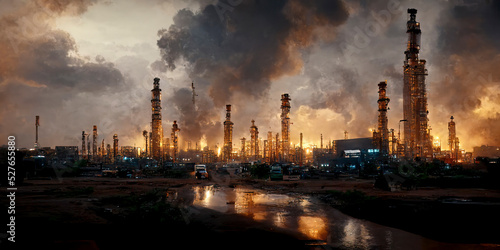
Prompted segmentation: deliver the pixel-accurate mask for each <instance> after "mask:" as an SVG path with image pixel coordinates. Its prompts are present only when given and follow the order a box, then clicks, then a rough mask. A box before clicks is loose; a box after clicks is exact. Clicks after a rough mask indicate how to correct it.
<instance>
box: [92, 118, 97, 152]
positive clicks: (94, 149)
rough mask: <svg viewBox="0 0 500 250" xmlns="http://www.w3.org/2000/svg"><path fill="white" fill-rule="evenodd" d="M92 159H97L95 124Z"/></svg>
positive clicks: (95, 127) (95, 128)
mask: <svg viewBox="0 0 500 250" xmlns="http://www.w3.org/2000/svg"><path fill="white" fill-rule="evenodd" d="M92 160H93V161H96V160H97V126H96V125H94V129H93V133H92Z"/></svg>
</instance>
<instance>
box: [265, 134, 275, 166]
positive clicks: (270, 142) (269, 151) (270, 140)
mask: <svg viewBox="0 0 500 250" xmlns="http://www.w3.org/2000/svg"><path fill="white" fill-rule="evenodd" d="M273 154H274V153H273V132H271V131H268V132H267V155H266V156H267V159H266V162H268V163H270V162H272V161H273V158H274V157H273Z"/></svg>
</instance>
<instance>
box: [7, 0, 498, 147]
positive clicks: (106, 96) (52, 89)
mask: <svg viewBox="0 0 500 250" xmlns="http://www.w3.org/2000/svg"><path fill="white" fill-rule="evenodd" d="M0 6H1V7H2V8H0V24H1V25H2V27H5V28H2V30H1V31H0V32H1V33H2V34H1V37H0V45H1V47H2V50H0V104H1V105H2V106H3V107H4V108H3V109H2V111H1V112H0V120H1V121H2V122H1V123H0V133H1V135H2V136H3V137H4V138H7V136H8V135H14V136H16V138H17V140H16V143H17V145H18V146H19V147H28V148H29V147H33V143H34V138H35V135H34V134H35V128H34V124H35V116H36V115H39V116H40V120H41V121H40V123H41V126H40V128H39V130H40V136H39V142H40V144H41V146H50V147H54V146H56V145H78V146H79V145H81V132H82V131H83V130H84V131H86V132H87V133H90V132H91V130H92V126H93V125H97V127H98V132H99V141H100V140H102V139H104V140H105V142H106V143H111V141H112V135H113V134H118V137H119V139H120V145H121V146H124V145H130V146H134V145H135V146H137V147H143V144H144V140H143V137H142V131H143V130H148V131H150V130H151V128H150V122H151V102H150V99H151V89H152V87H153V84H152V83H153V78H155V77H159V78H160V79H161V80H160V88H161V89H162V116H163V129H164V134H165V136H169V135H170V128H171V125H172V123H173V121H174V120H177V121H178V123H179V128H180V129H181V131H180V134H179V135H180V146H181V148H186V147H187V142H188V141H191V142H192V145H194V144H195V143H196V142H201V144H202V145H203V146H204V145H207V144H208V146H210V147H211V148H213V146H214V145H216V144H217V143H218V144H219V145H222V142H223V126H222V122H223V121H224V117H225V115H224V114H225V105H226V104H231V105H232V107H233V110H232V120H233V122H234V132H233V143H235V144H236V145H237V147H239V138H241V137H247V138H249V137H250V132H249V129H250V126H251V120H255V125H256V126H258V128H259V132H260V137H261V138H267V132H268V131H272V132H273V133H280V132H281V128H280V118H279V115H280V113H281V110H280V104H281V103H280V97H281V94H283V93H289V94H290V97H291V99H292V101H291V107H292V109H291V116H290V117H291V122H292V126H291V140H292V142H293V143H298V138H299V133H303V134H304V140H305V144H306V145H308V144H316V145H319V141H320V134H323V138H324V140H325V141H328V140H337V139H343V137H344V131H348V132H349V137H350V138H359V137H371V135H372V134H371V132H370V129H372V128H376V125H377V116H378V112H377V109H378V108H377V99H378V93H377V91H378V86H377V84H378V83H379V82H380V81H384V80H387V82H388V92H387V94H388V97H389V98H390V99H391V101H390V103H389V107H390V111H389V112H388V118H389V128H394V129H395V130H396V132H397V130H398V122H399V120H400V119H402V117H403V115H402V92H403V91H402V84H403V68H402V66H403V60H404V51H405V50H406V40H407V34H406V21H407V14H406V10H407V9H408V8H416V9H417V10H418V13H417V21H419V22H420V23H421V28H422V36H421V50H420V59H425V60H426V61H427V69H428V73H429V75H428V76H427V80H426V83H427V96H428V104H429V105H428V109H429V124H430V126H431V127H432V130H431V135H433V136H435V137H439V138H441V147H442V149H444V150H447V149H448V145H447V140H448V127H447V126H448V125H447V123H448V122H449V120H450V116H454V118H455V122H456V124H457V136H458V137H459V138H460V143H461V148H464V149H466V150H467V151H472V147H474V146H481V145H486V144H488V145H500V130H499V129H498V128H499V127H500V114H499V111H498V110H500V84H499V83H500V72H499V71H497V70H495V69H496V65H498V63H500V51H499V50H500V48H498V46H497V45H498V44H499V43H500V33H498V32H496V29H498V28H496V27H498V25H499V24H500V15H499V14H500V3H499V2H495V1H492V2H488V1H470V2H464V1H418V2H417V1H397V0H394V1H340V0H339V1H315V2H305V1H295V0H288V1H285V0H283V1H272V2H271V1H250V0H248V1H247V0H243V1H228V2H226V1H220V2H217V1H205V0H199V1H195V0H191V1H174V0H170V1H167V0H165V1H162V0H155V1H138V0H129V1H98V0H82V1H69V0H67V1H55V0H54V1H52V0H36V1H28V0H26V1H15V2H14V1H0ZM191 82H194V85H195V87H196V94H197V96H196V104H195V105H193V103H192V92H191Z"/></svg>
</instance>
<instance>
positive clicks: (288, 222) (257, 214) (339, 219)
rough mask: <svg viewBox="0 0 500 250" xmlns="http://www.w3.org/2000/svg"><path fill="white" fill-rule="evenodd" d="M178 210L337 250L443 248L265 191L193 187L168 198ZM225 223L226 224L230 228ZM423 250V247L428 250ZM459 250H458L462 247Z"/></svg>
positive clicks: (303, 199)
mask: <svg viewBox="0 0 500 250" xmlns="http://www.w3.org/2000/svg"><path fill="white" fill-rule="evenodd" d="M167 196H168V198H169V199H171V200H172V201H174V202H177V204H184V205H188V206H190V205H192V206H195V207H196V206H199V207H204V208H208V209H212V210H215V211H218V212H220V213H231V214H241V215H245V216H247V217H248V218H251V219H252V220H255V221H256V222H261V223H262V225H268V226H270V227H274V228H282V229H286V230H291V231H294V232H297V233H300V235H302V236H298V237H299V239H301V240H312V241H315V244H316V243H317V242H316V241H321V242H323V243H321V244H328V245H330V246H331V247H333V248H339V249H372V248H377V249H397V248H400V249H422V248H426V247H434V248H441V247H443V246H444V247H445V248H446V247H448V248H450V247H452V248H454V247H456V246H457V245H453V246H451V245H450V244H446V245H444V244H443V243H439V242H436V241H432V240H429V239H426V238H423V237H421V236H419V235H415V234H411V233H408V232H405V231H402V230H398V229H394V228H390V227H385V226H381V225H378V224H375V223H371V222H369V221H364V220H359V219H355V218H352V217H349V216H347V215H345V214H343V213H341V212H340V211H338V210H336V209H333V208H331V207H329V206H325V205H322V203H320V202H318V201H316V200H314V198H311V197H309V196H304V195H296V194H294V195H283V194H269V193H265V192H264V191H261V190H255V189H244V188H221V187H217V186H195V187H193V188H192V189H190V190H184V191H181V192H180V193H178V194H177V193H176V194H167ZM226 223H227V222H226ZM424 246H425V247H424ZM458 246H459V248H460V245H458Z"/></svg>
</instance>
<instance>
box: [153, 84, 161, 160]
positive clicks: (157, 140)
mask: <svg viewBox="0 0 500 250" xmlns="http://www.w3.org/2000/svg"><path fill="white" fill-rule="evenodd" d="M151 94H152V97H151V109H152V110H153V114H152V122H151V131H152V134H151V136H152V137H151V148H150V150H151V156H152V157H153V159H155V160H157V161H160V160H161V159H162V144H163V143H162V142H163V127H162V125H161V89H160V78H158V77H156V78H155V79H154V82H153V89H152V90H151Z"/></svg>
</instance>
